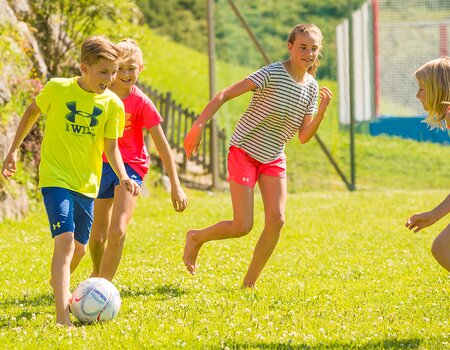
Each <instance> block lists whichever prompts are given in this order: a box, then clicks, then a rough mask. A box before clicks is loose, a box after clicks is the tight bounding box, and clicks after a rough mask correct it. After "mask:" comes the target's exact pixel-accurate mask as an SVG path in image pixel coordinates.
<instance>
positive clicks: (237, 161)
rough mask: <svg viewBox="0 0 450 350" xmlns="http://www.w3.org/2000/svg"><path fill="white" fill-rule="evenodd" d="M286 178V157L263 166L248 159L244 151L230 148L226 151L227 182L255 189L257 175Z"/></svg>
mask: <svg viewBox="0 0 450 350" xmlns="http://www.w3.org/2000/svg"><path fill="white" fill-rule="evenodd" d="M260 174H264V175H268V176H275V177H286V156H285V155H284V154H283V155H281V156H280V157H279V158H277V159H275V160H274V161H272V162H270V163H267V164H264V163H261V162H259V161H257V160H256V159H254V158H252V157H250V156H249V155H248V154H247V153H245V151H244V150H243V149H241V148H238V147H236V146H231V147H230V149H229V151H228V181H234V182H236V183H238V184H241V185H245V186H250V187H255V184H256V182H257V181H258V178H259V175H260Z"/></svg>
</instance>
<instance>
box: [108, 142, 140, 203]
mask: <svg viewBox="0 0 450 350" xmlns="http://www.w3.org/2000/svg"><path fill="white" fill-rule="evenodd" d="M104 140H105V141H104V142H105V154H106V158H108V161H109V164H110V165H111V168H113V170H114V172H115V173H116V175H117V177H118V178H119V180H120V185H121V186H123V187H124V188H125V189H126V190H127V191H128V192H130V193H131V194H132V195H133V196H137V195H138V194H139V192H140V191H141V187H140V186H139V185H138V184H137V183H136V182H135V181H133V180H131V179H130V177H129V176H128V174H127V171H126V170H125V165H124V164H123V160H122V155H121V154H120V151H119V146H118V143H117V139H108V138H106V137H105V139H104Z"/></svg>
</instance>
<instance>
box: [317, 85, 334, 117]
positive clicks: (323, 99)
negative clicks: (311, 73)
mask: <svg viewBox="0 0 450 350" xmlns="http://www.w3.org/2000/svg"><path fill="white" fill-rule="evenodd" d="M319 96H320V105H319V110H318V112H323V113H325V111H326V110H327V108H328V105H329V104H330V101H331V99H332V98H333V93H332V92H331V90H330V89H329V88H327V87H326V86H323V87H321V88H320V91H319Z"/></svg>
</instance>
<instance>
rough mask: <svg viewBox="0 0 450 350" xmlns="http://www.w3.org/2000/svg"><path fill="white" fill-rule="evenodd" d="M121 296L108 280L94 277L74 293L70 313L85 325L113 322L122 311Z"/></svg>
mask: <svg viewBox="0 0 450 350" xmlns="http://www.w3.org/2000/svg"><path fill="white" fill-rule="evenodd" d="M121 303H122V301H121V299H120V294H119V291H118V290H117V288H116V287H115V286H114V285H113V284H112V283H111V282H109V281H108V280H106V279H104V278H100V277H92V278H88V279H87V280H85V281H83V282H81V283H80V284H79V285H78V287H77V288H76V289H75V291H74V292H73V296H72V300H71V302H70V311H71V312H72V313H73V314H74V315H75V317H76V318H77V319H78V320H79V321H80V322H83V323H93V322H98V321H109V320H112V319H113V318H114V317H115V316H116V315H117V313H118V312H119V309H120V304H121Z"/></svg>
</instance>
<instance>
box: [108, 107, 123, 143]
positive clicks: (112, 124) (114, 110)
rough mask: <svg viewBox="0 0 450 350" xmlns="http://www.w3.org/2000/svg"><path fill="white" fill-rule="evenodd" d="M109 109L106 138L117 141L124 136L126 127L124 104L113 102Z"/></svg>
mask: <svg viewBox="0 0 450 350" xmlns="http://www.w3.org/2000/svg"><path fill="white" fill-rule="evenodd" d="M110 107H111V108H110V109H109V111H108V112H109V118H108V119H107V120H106V123H105V133H104V137H106V138H108V139H117V138H119V137H121V136H122V134H123V129H124V127H125V109H124V107H123V102H122V101H120V102H116V101H114V100H113V101H112V103H111V106H110Z"/></svg>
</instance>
